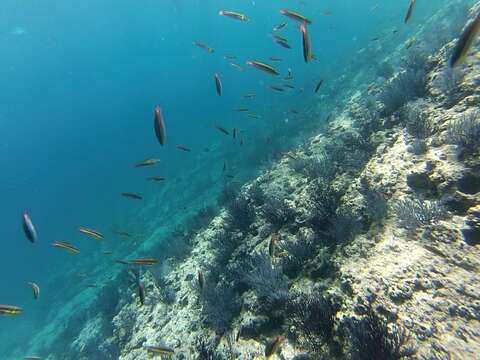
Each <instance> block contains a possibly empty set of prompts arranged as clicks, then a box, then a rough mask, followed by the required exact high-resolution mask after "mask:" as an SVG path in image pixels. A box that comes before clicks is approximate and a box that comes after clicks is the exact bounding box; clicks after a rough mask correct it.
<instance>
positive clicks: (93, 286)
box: [87, 284, 97, 289]
mask: <svg viewBox="0 0 480 360" xmlns="http://www.w3.org/2000/svg"><path fill="white" fill-rule="evenodd" d="M87 287H88V288H91V289H95V288H96V287H97V284H88V285H87Z"/></svg>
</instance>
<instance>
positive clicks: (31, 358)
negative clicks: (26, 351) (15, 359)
mask: <svg viewBox="0 0 480 360" xmlns="http://www.w3.org/2000/svg"><path fill="white" fill-rule="evenodd" d="M23 360H42V358H41V357H38V356H27V357H25V358H23Z"/></svg>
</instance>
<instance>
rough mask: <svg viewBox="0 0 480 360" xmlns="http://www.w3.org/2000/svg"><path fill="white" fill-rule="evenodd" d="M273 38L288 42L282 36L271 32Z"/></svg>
mask: <svg viewBox="0 0 480 360" xmlns="http://www.w3.org/2000/svg"><path fill="white" fill-rule="evenodd" d="M272 36H273V38H274V40H278V41H283V42H286V43H287V42H288V40H287V39H285V38H284V37H283V36H280V35H276V34H272Z"/></svg>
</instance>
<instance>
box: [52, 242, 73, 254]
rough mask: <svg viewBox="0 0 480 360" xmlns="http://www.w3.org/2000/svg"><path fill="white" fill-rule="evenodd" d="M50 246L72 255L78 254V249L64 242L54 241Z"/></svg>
mask: <svg viewBox="0 0 480 360" xmlns="http://www.w3.org/2000/svg"><path fill="white" fill-rule="evenodd" d="M52 246H53V247H56V248H59V249H63V250H66V251H68V252H69V253H72V254H78V253H79V252H80V249H79V248H77V247H75V246H73V245H71V244H69V243H66V242H64V241H55V242H53V243H52Z"/></svg>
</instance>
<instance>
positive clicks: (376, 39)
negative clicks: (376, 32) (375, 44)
mask: <svg viewBox="0 0 480 360" xmlns="http://www.w3.org/2000/svg"><path fill="white" fill-rule="evenodd" d="M378 40H380V38H379V37H374V38H373V39H372V41H378Z"/></svg>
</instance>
